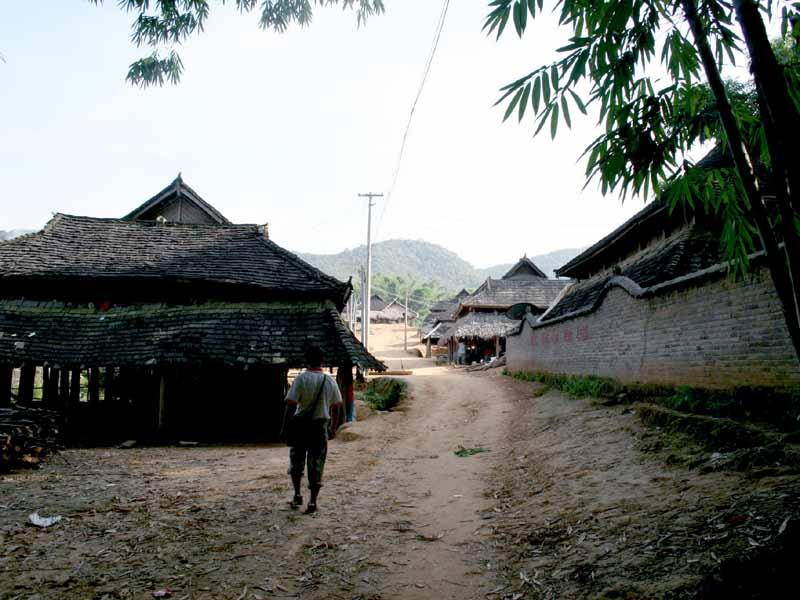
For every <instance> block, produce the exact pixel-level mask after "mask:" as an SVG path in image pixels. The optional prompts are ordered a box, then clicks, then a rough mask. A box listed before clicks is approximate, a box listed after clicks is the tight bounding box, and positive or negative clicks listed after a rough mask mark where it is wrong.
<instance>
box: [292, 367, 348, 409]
mask: <svg viewBox="0 0 800 600" xmlns="http://www.w3.org/2000/svg"><path fill="white" fill-rule="evenodd" d="M321 386H324V387H323V389H322V394H321V395H320V398H319V402H317V405H316V407H315V408H314V413H313V416H312V417H311V418H312V419H330V418H331V408H333V407H334V406H337V405H339V404H342V394H341V393H340V392H339V386H338V385H336V382H335V381H334V380H333V377H331V376H329V375H326V374H325V373H323V372H322V371H303V372H302V373H300V374H299V375H298V376H297V377H296V378H295V380H294V382H293V383H292V387H291V388H289V393H288V394H286V402H287V403H289V404H296V406H297V408H296V409H295V412H294V414H295V415H298V414H300V413H303V414H306V413H307V412H308V411H309V410H311V406H312V405H313V404H314V402H316V400H317V394H318V393H319V391H320V387H321Z"/></svg>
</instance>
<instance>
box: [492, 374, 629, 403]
mask: <svg viewBox="0 0 800 600" xmlns="http://www.w3.org/2000/svg"><path fill="white" fill-rule="evenodd" d="M503 375H510V376H511V377H513V378H514V379H519V380H520V381H535V382H537V383H543V384H545V385H546V386H548V387H551V388H555V389H557V390H560V391H562V392H564V393H565V394H567V395H568V396H571V397H573V398H587V397H592V398H611V397H614V396H617V395H618V394H621V393H624V392H625V390H626V388H624V387H623V386H622V385H621V384H619V383H617V382H616V381H614V380H613V379H607V378H604V377H574V376H571V375H554V374H551V373H530V372H527V371H517V372H516V373H513V374H512V373H511V372H510V371H508V369H503Z"/></svg>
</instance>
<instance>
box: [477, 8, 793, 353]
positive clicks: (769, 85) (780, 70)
mask: <svg viewBox="0 0 800 600" xmlns="http://www.w3.org/2000/svg"><path fill="white" fill-rule="evenodd" d="M488 6H489V13H488V15H487V17H486V22H485V25H484V29H485V30H486V31H487V32H488V33H489V34H496V35H497V37H498V38H500V36H501V35H502V34H503V32H504V31H510V30H511V29H513V30H514V31H516V34H517V35H518V36H519V37H522V36H523V35H525V33H526V32H528V33H530V24H531V23H532V22H533V21H534V20H535V19H536V18H537V17H540V16H541V15H543V14H544V13H545V12H549V11H547V10H545V8H544V0H536V1H534V0H491V1H489V2H488ZM552 6H553V8H554V9H555V10H556V11H557V12H558V13H559V25H560V26H561V27H560V29H559V30H560V31H566V32H567V33H566V35H565V37H566V38H567V39H564V40H563V41H564V42H565V43H564V45H561V47H556V48H552V50H554V51H555V52H556V53H557V58H556V59H555V60H554V61H552V62H550V63H545V64H538V65H536V66H535V67H534V68H533V69H530V68H529V69H527V73H526V74H524V75H522V76H521V77H520V78H518V79H517V80H516V81H512V82H511V83H509V84H508V85H506V86H504V87H503V88H502V89H501V94H502V96H501V98H500V99H499V100H498V102H497V104H501V105H504V106H505V114H504V117H503V118H504V120H505V119H509V118H516V119H517V120H518V121H522V120H523V119H524V118H525V115H526V113H527V115H529V116H531V115H533V122H534V125H535V126H536V130H535V133H534V135H536V134H538V133H539V132H541V131H542V130H549V132H550V136H551V138H555V137H556V133H557V132H558V128H559V125H560V124H561V123H563V124H564V125H565V126H566V127H567V128H571V127H572V116H571V115H570V113H572V115H574V116H575V117H576V118H579V116H580V115H579V113H581V114H583V115H590V112H591V115H590V118H598V117H599V123H598V125H600V127H599V128H598V129H601V130H602V132H601V133H600V134H599V135H598V136H597V137H596V138H595V139H594V140H593V141H592V142H591V143H590V144H589V146H588V147H587V148H586V149H585V150H584V152H583V155H582V157H583V158H585V159H586V181H587V185H588V184H589V183H590V182H592V181H593V180H594V181H596V182H597V183H598V184H599V185H600V190H601V192H602V193H603V194H604V195H605V194H609V193H613V194H615V195H618V196H620V197H621V198H622V200H625V198H626V196H628V195H635V196H641V197H642V198H643V199H645V200H646V199H647V198H648V197H650V196H652V197H657V198H662V199H666V200H667V201H669V203H670V208H671V209H674V208H675V207H676V206H678V205H681V206H682V207H683V208H686V209H691V210H697V211H698V212H699V213H700V214H705V215H708V216H710V217H712V218H713V221H714V222H716V223H719V224H720V227H719V230H718V232H717V233H718V236H719V240H720V242H721V246H722V249H723V250H724V252H725V254H726V256H727V258H728V259H729V261H730V268H731V269H732V270H733V271H734V272H736V273H737V274H739V275H741V274H745V273H747V272H748V270H749V256H750V254H751V253H752V252H754V251H756V250H762V249H763V252H764V260H765V262H766V264H767V266H768V268H769V271H770V275H771V277H772V281H773V283H774V285H775V291H776V292H777V295H778V298H779V299H780V301H781V304H782V306H783V312H784V317H785V320H786V325H787V327H788V329H789V334H790V336H791V338H792V342H793V344H794V348H795V352H796V354H797V356H798V357H800V263H798V261H797V259H796V257H797V256H800V213H799V212H798V206H800V201H799V200H798V199H799V198H800V173H798V172H797V169H796V168H794V161H793V159H792V158H791V157H792V156H794V155H795V154H796V150H795V146H796V141H797V139H798V138H799V137H800V60H799V59H800V3H798V2H787V3H786V4H785V5H784V6H782V7H781V10H780V11H778V10H775V11H773V10H772V3H771V2H757V1H753V2H750V1H738V2H732V3H728V2H722V1H720V0H708V1H703V2H699V1H698V0H666V1H661V0H659V1H658V2H653V1H650V0H643V1H641V2H623V1H621V0H610V1H608V2H600V3H597V2H586V1H584V0H561V1H559V2H553V3H552ZM529 17H530V18H529ZM765 18H766V19H769V20H770V21H773V22H778V23H780V25H781V37H782V38H783V39H782V40H781V41H779V42H777V43H774V42H773V43H771V42H770V39H769V38H768V34H767V28H766V26H765V23H764V19H765ZM509 23H513V28H511V27H509V28H508V30H506V25H507V24H509ZM773 44H775V46H777V50H776V49H774V48H773ZM740 53H744V54H745V58H746V59H749V61H748V62H749V72H750V74H751V76H752V79H751V80H750V81H747V82H746V83H738V82H736V81H727V82H726V81H725V80H724V76H726V75H727V76H728V77H730V75H731V74H733V73H735V72H734V71H733V69H735V68H736V67H737V65H736V57H737V54H740ZM550 54H551V53H548V52H540V53H538V54H537V56H550ZM740 60H741V58H740ZM659 63H660V66H661V67H662V68H661V69H657V68H655V67H656V66H659ZM735 75H739V73H735ZM562 131H563V127H562ZM704 144H706V145H712V144H713V145H716V147H717V148H719V149H721V150H722V152H720V153H719V156H720V157H721V158H723V160H716V161H713V162H705V163H694V162H693V161H692V160H690V157H691V155H692V153H693V152H699V151H700V150H702V148H703V145H704ZM761 167H765V169H763V171H765V172H766V173H763V172H759V171H761ZM764 178H766V179H767V182H768V183H767V185H771V186H773V187H774V189H775V190H776V192H775V197H774V199H773V198H772V196H771V195H770V194H763V193H762V192H761V191H760V190H761V189H763V185H762V180H763V179H764ZM768 198H769V200H768ZM781 244H782V245H783V247H781Z"/></svg>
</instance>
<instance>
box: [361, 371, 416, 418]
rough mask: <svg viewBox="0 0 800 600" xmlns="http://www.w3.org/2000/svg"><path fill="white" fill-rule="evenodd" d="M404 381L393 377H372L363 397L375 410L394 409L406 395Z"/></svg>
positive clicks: (362, 393) (362, 394)
mask: <svg viewBox="0 0 800 600" xmlns="http://www.w3.org/2000/svg"><path fill="white" fill-rule="evenodd" d="M406 389H407V385H406V383H405V382H404V381H401V380H399V379H393V378H391V377H380V378H378V379H372V380H370V381H369V383H367V386H366V389H364V391H363V392H361V399H362V400H363V401H364V402H366V403H367V404H368V405H369V407H370V408H373V409H375V410H392V409H393V408H394V407H395V406H397V405H398V404H400V401H401V400H402V399H403V398H405V396H406Z"/></svg>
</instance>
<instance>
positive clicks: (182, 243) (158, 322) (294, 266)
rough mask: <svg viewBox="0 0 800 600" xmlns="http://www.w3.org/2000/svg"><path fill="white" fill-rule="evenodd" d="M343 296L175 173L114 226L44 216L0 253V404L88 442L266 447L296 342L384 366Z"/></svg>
mask: <svg viewBox="0 0 800 600" xmlns="http://www.w3.org/2000/svg"><path fill="white" fill-rule="evenodd" d="M351 291H352V288H351V286H350V284H349V282H348V283H344V282H340V281H338V280H336V279H334V278H332V277H329V276H327V275H325V274H324V273H322V272H321V271H319V270H317V269H316V268H314V267H312V266H311V265H309V264H308V263H306V262H304V261H303V260H301V259H300V258H298V257H297V256H295V255H294V254H292V253H291V252H288V251H287V250H285V249H283V248H281V247H280V246H278V245H277V244H275V243H274V242H273V241H271V240H270V239H269V237H268V232H267V231H266V228H265V227H264V226H257V225H235V224H231V223H230V222H229V221H228V220H227V219H226V218H225V217H223V216H222V215H221V214H220V213H219V212H218V211H217V210H216V209H214V208H213V207H212V206H211V205H210V204H208V203H207V202H205V201H203V200H202V198H200V197H199V196H198V195H197V194H196V193H195V192H193V191H192V190H191V188H189V187H188V186H187V185H186V184H185V183H183V181H182V180H181V178H180V177H179V178H178V179H176V180H175V181H174V182H173V183H172V184H170V186H168V187H167V188H165V189H164V190H163V191H162V192H160V193H159V194H158V195H156V196H155V197H154V198H153V199H151V200H149V201H148V202H146V203H145V204H143V205H142V206H141V207H139V208H138V209H136V210H134V211H132V212H131V213H130V214H128V215H127V216H126V217H124V218H123V219H103V218H93V217H83V216H73V215H65V214H56V215H55V216H54V217H53V218H52V219H51V220H50V221H49V222H48V223H47V225H46V226H45V227H44V229H43V230H41V231H39V232H37V233H33V234H29V235H26V236H23V237H20V238H17V239H14V240H11V241H8V242H0V406H3V405H8V404H10V403H11V402H18V403H21V404H27V405H34V406H41V407H47V408H51V409H54V410H58V411H61V412H62V413H63V415H64V418H65V423H66V430H67V433H68V434H69V435H73V436H81V437H82V436H89V437H91V438H95V439H96V438H102V439H119V438H127V437H136V438H139V439H142V438H147V437H168V438H180V439H184V438H187V437H190V438H192V439H224V438H237V439H244V438H251V439H268V438H270V437H275V435H276V434H277V432H278V428H279V427H280V420H281V415H282V409H283V398H284V393H285V389H286V384H287V372H288V370H289V369H291V368H297V367H302V366H303V355H304V350H305V348H306V347H307V346H308V345H309V344H316V345H318V346H320V347H321V348H322V349H323V352H324V356H325V364H326V366H331V367H338V366H349V365H358V366H360V367H362V368H369V369H375V370H382V369H384V368H385V367H384V366H383V364H382V363H380V362H379V361H378V360H377V359H375V358H374V357H373V356H371V355H370V354H369V353H368V352H367V351H366V350H365V349H364V347H363V346H362V345H361V344H360V342H358V340H356V338H355V337H354V336H353V335H352V333H351V332H350V331H349V329H347V327H346V326H345V325H344V323H343V322H342V320H341V317H340V312H341V310H342V308H343V307H344V305H345V303H346V302H347V300H348V298H349V296H350V294H351Z"/></svg>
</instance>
